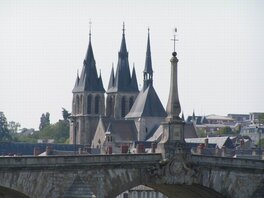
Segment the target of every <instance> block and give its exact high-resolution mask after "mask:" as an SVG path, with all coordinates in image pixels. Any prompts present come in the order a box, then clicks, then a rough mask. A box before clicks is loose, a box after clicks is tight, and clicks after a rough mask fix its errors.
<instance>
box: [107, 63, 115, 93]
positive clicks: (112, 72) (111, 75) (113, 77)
mask: <svg viewBox="0 0 264 198" xmlns="http://www.w3.org/2000/svg"><path fill="white" fill-rule="evenodd" d="M114 85H115V75H114V63H112V70H111V74H110V79H109V83H108V90H109V89H111V88H112V87H114Z"/></svg>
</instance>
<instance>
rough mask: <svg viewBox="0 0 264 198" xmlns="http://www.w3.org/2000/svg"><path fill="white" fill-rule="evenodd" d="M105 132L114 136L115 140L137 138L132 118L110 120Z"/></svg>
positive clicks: (123, 140) (122, 140)
mask: <svg viewBox="0 0 264 198" xmlns="http://www.w3.org/2000/svg"><path fill="white" fill-rule="evenodd" d="M107 132H110V133H111V135H112V136H114V139H115V142H126V141H136V140H137V128H136V126H135V123H134V121H132V120H111V121H110V122H109V125H108V127H107Z"/></svg>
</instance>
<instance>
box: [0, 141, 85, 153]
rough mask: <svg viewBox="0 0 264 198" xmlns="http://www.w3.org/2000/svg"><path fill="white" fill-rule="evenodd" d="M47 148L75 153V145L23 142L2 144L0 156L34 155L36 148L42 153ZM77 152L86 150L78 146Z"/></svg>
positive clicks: (0, 144)
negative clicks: (80, 149)
mask: <svg viewBox="0 0 264 198" xmlns="http://www.w3.org/2000/svg"><path fill="white" fill-rule="evenodd" d="M47 146H52V148H53V149H54V150H59V151H74V145H73V144H48V143H37V144H32V143H22V142H1V143H0V155H8V154H12V155H13V154H18V155H33V154H34V148H35V147H37V148H39V149H40V151H41V152H44V151H45V150H46V147H47ZM76 147H77V150H78V149H79V148H82V149H83V148H84V146H83V145H76Z"/></svg>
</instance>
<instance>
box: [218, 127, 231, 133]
mask: <svg viewBox="0 0 264 198" xmlns="http://www.w3.org/2000/svg"><path fill="white" fill-rule="evenodd" d="M218 133H219V134H221V135H225V134H232V133H233V132H232V129H231V128H230V127H229V126H225V127H223V128H221V129H219V130H218Z"/></svg>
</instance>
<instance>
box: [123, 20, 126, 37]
mask: <svg viewBox="0 0 264 198" xmlns="http://www.w3.org/2000/svg"><path fill="white" fill-rule="evenodd" d="M125 30H126V29H125V22H123V29H122V31H123V35H125Z"/></svg>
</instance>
